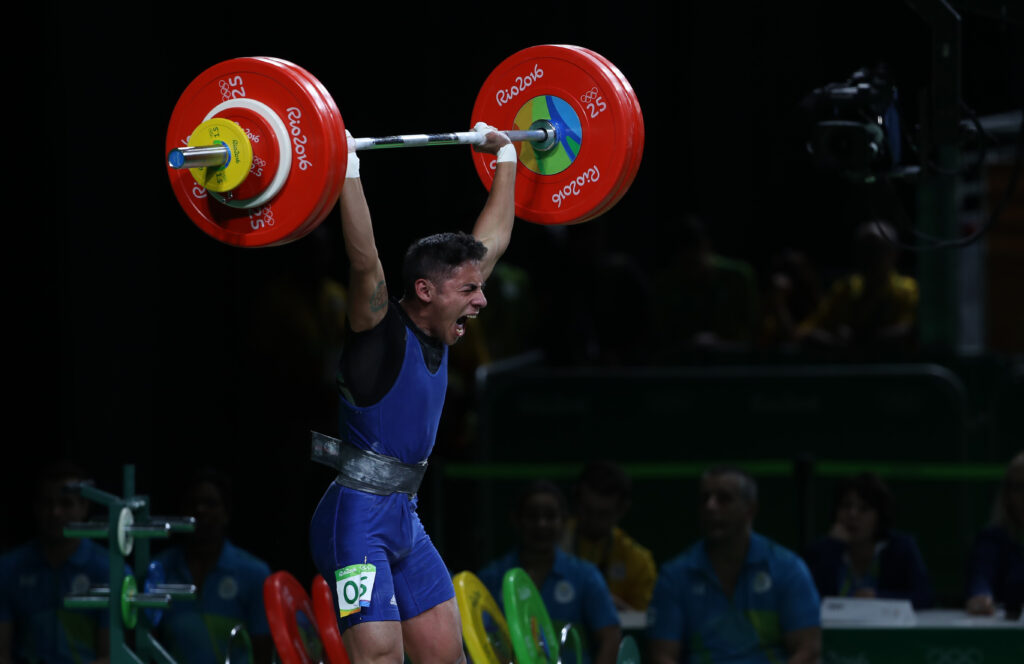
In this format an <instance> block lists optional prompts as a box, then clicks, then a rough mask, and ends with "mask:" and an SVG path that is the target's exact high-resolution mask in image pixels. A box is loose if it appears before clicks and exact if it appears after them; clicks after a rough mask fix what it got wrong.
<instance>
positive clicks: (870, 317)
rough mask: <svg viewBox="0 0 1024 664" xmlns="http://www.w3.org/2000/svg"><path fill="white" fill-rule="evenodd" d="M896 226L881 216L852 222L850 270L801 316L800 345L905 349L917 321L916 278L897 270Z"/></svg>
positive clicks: (873, 352)
mask: <svg viewBox="0 0 1024 664" xmlns="http://www.w3.org/2000/svg"><path fill="white" fill-rule="evenodd" d="M896 240H897V233H896V230H895V229H894V228H893V227H892V225H890V224H889V223H887V222H885V221H881V220H874V221H868V222H866V223H863V224H861V225H860V226H858V227H857V231H856V235H855V238H854V243H855V244H854V249H855V256H854V259H855V271H854V272H852V273H851V274H848V275H846V276H844V277H841V278H839V279H837V280H836V281H835V282H834V283H833V284H832V288H831V290H830V291H829V293H828V294H827V295H826V296H825V297H824V299H822V301H821V302H820V303H819V305H818V308H817V309H816V310H815V311H814V312H813V313H812V314H811V315H810V316H808V317H807V318H805V319H804V320H803V321H801V322H800V324H799V326H798V328H797V339H798V340H799V341H800V342H802V344H803V345H805V346H810V347H818V348H827V349H842V350H846V351H853V352H855V353H858V354H865V353H866V354H870V355H877V354H879V353H882V354H892V353H896V354H900V353H905V352H908V351H910V350H911V349H912V348H913V344H914V341H915V332H916V323H917V303H918V288H917V280H916V279H914V278H913V277H911V276H907V275H903V274H900V273H899V272H897V270H896V267H897V260H898V258H899V248H898V246H897V245H896V244H895V241H896Z"/></svg>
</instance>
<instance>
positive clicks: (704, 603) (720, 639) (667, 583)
mask: <svg viewBox="0 0 1024 664" xmlns="http://www.w3.org/2000/svg"><path fill="white" fill-rule="evenodd" d="M757 509H758V498H757V483H756V482H755V481H754V479H753V478H752V477H750V475H748V474H747V473H745V472H743V471H742V470H739V469H736V468H711V469H709V470H707V471H705V472H704V474H703V476H702V477H701V479H700V506H699V510H700V522H701V527H702V529H703V531H704V538H703V539H701V540H699V541H698V542H697V543H696V544H694V545H693V546H692V547H690V548H689V549H687V550H686V551H685V552H683V553H682V554H681V555H679V556H678V557H676V558H674V559H672V560H671V561H669V562H668V563H666V564H665V565H663V566H662V568H661V570H660V572H659V574H658V581H657V584H656V585H655V587H654V596H653V597H652V599H651V604H650V607H649V609H648V628H647V639H648V642H649V645H650V654H651V661H652V662H653V663H654V664H670V663H671V664H678V662H684V661H686V662H703V661H712V662H726V661H728V662H781V661H788V662H791V663H794V664H796V663H798V662H816V661H817V660H818V657H819V656H820V651H821V614H820V598H819V596H818V592H817V590H815V588H814V581H813V579H812V578H811V574H810V572H809V571H808V570H807V566H806V565H805V564H804V561H803V560H802V559H801V558H800V557H799V556H797V555H796V554H795V553H793V552H791V551H789V550H788V549H786V548H784V547H782V546H780V545H779V544H777V543H776V542H774V541H772V540H770V539H768V538H767V537H764V536H763V535H760V534H758V533H756V532H754V530H753V522H754V517H755V515H756V514H757Z"/></svg>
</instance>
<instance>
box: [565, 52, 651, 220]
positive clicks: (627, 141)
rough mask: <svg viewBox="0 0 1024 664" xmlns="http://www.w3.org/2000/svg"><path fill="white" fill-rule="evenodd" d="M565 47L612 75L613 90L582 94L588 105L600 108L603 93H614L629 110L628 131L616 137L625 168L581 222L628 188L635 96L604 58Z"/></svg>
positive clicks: (597, 214)
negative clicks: (606, 196)
mask: <svg viewBox="0 0 1024 664" xmlns="http://www.w3.org/2000/svg"><path fill="white" fill-rule="evenodd" d="M567 48H571V49H574V50H576V51H577V52H579V53H581V54H583V55H584V56H585V57H587V58H589V59H590V60H591V61H592V62H593V66H594V67H598V68H601V69H603V70H604V71H605V72H606V73H607V75H608V76H610V77H612V78H613V79H614V80H615V81H616V84H615V86H614V90H606V91H604V92H603V93H595V91H594V90H589V91H588V94H587V95H584V98H583V100H585V101H586V102H587V104H588V106H589V105H593V106H594V107H596V108H601V107H602V106H605V105H607V103H608V102H607V100H606V99H605V97H604V95H605V94H615V95H617V97H618V103H620V104H621V105H622V106H623V107H624V108H627V109H629V111H630V118H629V120H628V122H627V126H628V130H629V131H627V132H625V133H624V134H623V135H622V136H620V137H618V140H620V141H621V142H622V148H623V149H624V150H626V155H627V156H626V168H624V169H623V170H622V172H621V174H620V175H619V178H618V180H617V181H616V182H615V186H614V188H613V192H612V196H611V197H610V198H609V199H608V201H607V202H606V203H605V204H604V205H603V206H601V207H600V208H599V209H596V210H594V212H593V214H591V215H590V216H588V217H587V218H585V219H581V220H580V221H581V222H583V221H590V220H591V219H596V218H597V217H600V216H601V215H602V214H604V213H605V212H607V211H608V210H610V209H611V208H612V207H613V206H614V205H615V203H617V202H618V200H619V199H620V198H621V197H622V194H623V193H624V192H625V190H626V189H628V188H629V184H628V183H629V181H631V174H632V169H633V166H634V161H635V159H636V150H635V148H636V140H637V131H636V121H635V115H634V113H635V110H636V107H635V106H634V101H635V97H634V96H632V95H631V94H629V92H628V91H627V86H628V84H624V83H623V78H622V76H621V73H619V72H618V70H617V69H616V68H615V67H614V66H609V64H610V63H609V62H608V61H607V60H606V59H604V58H601V57H600V56H599V55H598V54H597V53H595V52H593V51H590V50H588V49H585V48H582V47H579V46H567Z"/></svg>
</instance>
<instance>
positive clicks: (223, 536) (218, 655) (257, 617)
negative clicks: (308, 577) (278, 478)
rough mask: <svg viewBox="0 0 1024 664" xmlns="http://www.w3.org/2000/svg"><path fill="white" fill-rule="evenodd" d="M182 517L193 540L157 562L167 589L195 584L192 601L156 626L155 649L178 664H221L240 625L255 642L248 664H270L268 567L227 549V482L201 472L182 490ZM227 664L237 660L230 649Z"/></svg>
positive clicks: (185, 539)
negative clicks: (188, 520)
mask: <svg viewBox="0 0 1024 664" xmlns="http://www.w3.org/2000/svg"><path fill="white" fill-rule="evenodd" d="M182 490H183V492H184V493H183V495H182V505H181V509H182V514H183V516H193V517H195V519H196V529H195V531H194V532H192V533H189V534H186V535H181V536H180V537H181V543H180V544H175V545H173V546H171V547H170V548H168V549H166V550H164V551H162V552H161V553H160V554H159V555H157V556H154V558H153V559H154V561H156V562H158V563H160V564H161V565H162V566H163V569H164V574H165V575H166V582H167V583H176V584H177V583H182V584H194V585H195V586H196V598H195V599H194V600H187V599H182V600H175V601H172V602H171V605H170V608H168V609H165V610H164V616H163V619H162V620H161V621H160V624H159V625H158V626H157V634H158V638H159V640H160V643H161V644H163V646H164V647H165V648H167V650H168V652H170V653H171V655H172V656H173V657H174V658H175V660H177V661H179V662H190V663H192V664H222V663H223V662H224V661H225V658H226V656H227V654H228V645H229V644H228V637H229V635H230V634H231V630H232V628H233V627H235V625H239V624H241V625H243V626H244V627H245V629H246V631H247V632H248V633H249V637H250V639H251V641H252V649H253V660H254V662H253V664H270V661H271V656H272V653H273V643H272V641H271V638H270V627H269V626H268V625H267V614H266V610H265V609H264V606H263V583H264V582H265V581H266V579H267V577H268V576H270V567H269V566H268V565H267V563H265V562H264V561H262V560H260V559H259V558H257V557H256V556H254V555H253V554H251V553H249V552H247V551H244V550H242V549H240V548H238V547H237V546H235V545H234V544H232V543H231V541H230V540H228V538H227V527H228V523H229V519H230V514H231V499H232V491H231V482H230V480H229V479H228V477H227V476H225V475H223V474H222V473H220V472H218V471H216V470H214V469H212V468H200V469H198V470H196V471H195V472H194V473H193V474H192V476H191V477H190V478H189V480H188V482H187V483H186V484H185V485H184V486H183V487H182ZM231 661H232V662H235V661H243V662H244V661H245V660H239V658H238V654H237V652H236V649H235V647H234V646H233V647H232V651H231Z"/></svg>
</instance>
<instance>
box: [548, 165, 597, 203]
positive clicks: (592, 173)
mask: <svg viewBox="0 0 1024 664" xmlns="http://www.w3.org/2000/svg"><path fill="white" fill-rule="evenodd" d="M600 179H601V171H600V170H598V168H597V166H596V165H594V166H591V167H590V168H588V169H587V170H586V171H584V172H583V173H581V174H580V175H577V176H576V177H575V178H573V179H572V180H570V181H569V182H567V183H566V184H565V186H563V187H562V188H561V189H559V190H558V191H556V192H555V193H553V194H551V202H552V203H554V204H555V205H557V206H558V207H562V201H564V200H565V199H567V198H571V197H572V196H579V195H580V190H581V189H582V188H583V185H585V184H587V183H588V182H597V181H598V180H600Z"/></svg>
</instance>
